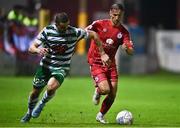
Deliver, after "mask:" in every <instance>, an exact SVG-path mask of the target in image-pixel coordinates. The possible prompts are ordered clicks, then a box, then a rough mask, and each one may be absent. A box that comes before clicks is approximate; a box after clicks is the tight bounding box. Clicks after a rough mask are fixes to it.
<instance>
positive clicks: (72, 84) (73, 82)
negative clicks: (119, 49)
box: [0, 73, 180, 127]
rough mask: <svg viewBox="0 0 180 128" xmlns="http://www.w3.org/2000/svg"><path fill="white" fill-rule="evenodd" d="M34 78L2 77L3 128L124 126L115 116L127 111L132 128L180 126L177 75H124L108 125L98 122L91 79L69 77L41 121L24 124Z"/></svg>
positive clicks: (0, 121)
mask: <svg viewBox="0 0 180 128" xmlns="http://www.w3.org/2000/svg"><path fill="white" fill-rule="evenodd" d="M32 79H33V78H32V77H0V127H120V126H119V125H118V124H116V122H115V117H116V115H117V113H118V112H119V111H121V110H123V109H127V110H129V111H131V112H132V114H133V117H134V123H133V125H132V127H172V126H174V127H180V75H177V74H169V73H158V74H151V75H137V76H135V75H129V76H128V75H125V76H124V75H122V76H120V77H119V84H118V93H117V97H116V100H115V102H114V104H113V106H112V108H111V109H110V111H109V112H108V113H107V115H106V119H107V120H108V121H109V122H110V123H109V124H107V125H102V124H99V123H98V122H96V121H95V116H96V113H97V112H98V110H99V108H100V105H99V106H94V105H93V103H92V100H91V98H92V94H93V92H94V87H93V85H92V83H93V82H92V80H91V78H90V77H68V78H67V79H66V80H65V81H64V83H63V84H62V86H61V87H60V88H59V89H58V91H57V93H56V96H55V97H54V99H52V100H51V101H50V102H49V103H48V104H47V105H46V107H45V108H44V110H43V112H42V113H41V115H40V117H39V118H37V119H32V120H31V121H30V122H29V123H27V124H22V123H20V118H21V117H22V116H23V115H24V114H25V112H26V110H27V98H28V95H29V91H30V90H31V89H32V85H31V83H32ZM102 98H103V97H102ZM101 101H102V99H101Z"/></svg>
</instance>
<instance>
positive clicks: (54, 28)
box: [46, 24, 56, 30]
mask: <svg viewBox="0 0 180 128" xmlns="http://www.w3.org/2000/svg"><path fill="white" fill-rule="evenodd" d="M46 29H51V30H56V25H55V24H50V25H47V26H46Z"/></svg>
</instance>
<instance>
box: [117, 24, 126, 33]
mask: <svg viewBox="0 0 180 128" xmlns="http://www.w3.org/2000/svg"><path fill="white" fill-rule="evenodd" d="M119 28H120V29H121V30H122V31H125V32H128V27H127V26H126V25H125V24H120V26H119Z"/></svg>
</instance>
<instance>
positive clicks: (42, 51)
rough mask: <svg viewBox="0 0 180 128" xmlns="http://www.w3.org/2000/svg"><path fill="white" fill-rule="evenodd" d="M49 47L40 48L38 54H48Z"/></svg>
mask: <svg viewBox="0 0 180 128" xmlns="http://www.w3.org/2000/svg"><path fill="white" fill-rule="evenodd" d="M48 51H49V49H48V48H38V54H40V55H41V56H42V55H46V54H47V53H48Z"/></svg>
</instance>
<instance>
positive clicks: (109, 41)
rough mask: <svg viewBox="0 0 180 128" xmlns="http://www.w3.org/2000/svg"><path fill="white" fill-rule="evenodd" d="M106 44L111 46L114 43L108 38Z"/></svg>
mask: <svg viewBox="0 0 180 128" xmlns="http://www.w3.org/2000/svg"><path fill="white" fill-rule="evenodd" d="M106 43H107V44H113V43H114V41H113V40H112V39H111V38H108V39H107V40H106Z"/></svg>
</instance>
